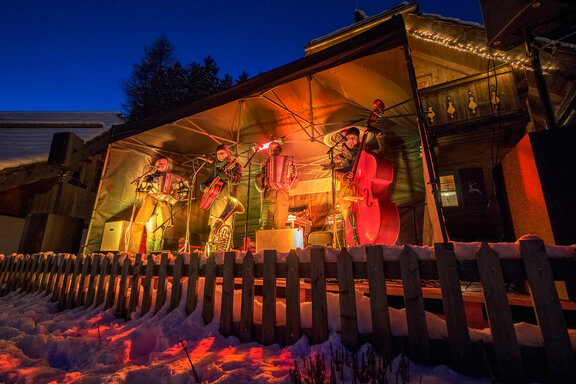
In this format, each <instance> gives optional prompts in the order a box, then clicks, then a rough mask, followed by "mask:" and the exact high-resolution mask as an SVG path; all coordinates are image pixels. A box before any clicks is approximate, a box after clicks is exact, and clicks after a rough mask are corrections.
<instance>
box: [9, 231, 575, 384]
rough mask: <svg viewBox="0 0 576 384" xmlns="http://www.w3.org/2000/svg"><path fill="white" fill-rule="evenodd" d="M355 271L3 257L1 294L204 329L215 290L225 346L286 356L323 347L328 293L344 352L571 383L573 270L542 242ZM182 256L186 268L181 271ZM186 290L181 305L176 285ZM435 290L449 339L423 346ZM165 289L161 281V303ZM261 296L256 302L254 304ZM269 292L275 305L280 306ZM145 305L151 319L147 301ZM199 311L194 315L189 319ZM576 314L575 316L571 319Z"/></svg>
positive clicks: (229, 261) (314, 265)
mask: <svg viewBox="0 0 576 384" xmlns="http://www.w3.org/2000/svg"><path fill="white" fill-rule="evenodd" d="M365 249H366V254H365V261H353V259H352V257H351V255H350V254H349V253H348V251H347V250H346V249H342V250H341V251H340V253H339V255H338V260H337V262H325V248H323V247H312V248H311V249H310V262H309V263H302V262H300V260H299V258H298V256H297V254H296V252H295V251H291V252H290V254H289V255H288V256H287V258H286V261H285V262H282V263H279V262H277V253H276V251H274V250H270V251H264V254H263V263H256V262H255V259H254V256H253V255H252V254H251V253H250V252H247V253H246V255H245V256H244V257H243V261H242V263H241V264H237V263H236V262H235V261H236V253H235V252H227V253H225V254H224V257H223V263H222V264H217V263H216V256H215V255H211V256H210V257H208V258H207V259H206V262H205V264H202V265H201V263H200V256H199V255H198V254H196V253H193V254H190V255H176V256H175V260H174V263H173V264H171V263H169V255H168V254H167V253H163V254H162V255H161V258H160V260H161V261H160V263H159V264H156V263H155V262H154V257H153V255H148V257H147V260H142V256H141V255H136V256H135V257H124V258H123V263H122V264H121V265H120V263H119V260H120V257H121V255H118V254H115V255H114V256H113V257H106V256H103V255H100V254H93V255H89V256H84V255H70V254H57V255H54V254H42V253H40V254H34V255H12V256H9V257H5V258H3V259H2V260H1V261H0V294H2V295H6V294H8V293H10V292H14V291H19V292H20V293H34V292H44V293H45V294H46V295H51V299H52V300H53V301H55V302H58V305H59V308H60V309H61V310H64V309H69V308H75V307H81V306H84V307H86V308H88V307H91V306H94V307H98V306H100V305H102V304H103V305H104V309H109V308H114V309H115V314H116V316H117V317H119V318H125V319H127V320H129V319H130V315H131V314H132V313H137V311H139V314H140V315H145V314H147V313H149V312H150V311H153V313H154V314H156V313H158V312H159V311H160V310H161V309H162V308H164V307H165V305H166V308H167V309H168V310H170V311H171V310H173V309H175V308H177V307H178V306H179V305H180V302H181V300H185V305H184V307H185V310H186V313H188V314H190V313H192V312H193V311H194V310H195V309H196V306H197V304H198V303H199V302H200V301H201V302H202V308H201V315H202V318H203V320H204V321H205V322H206V323H209V322H211V321H212V320H213V318H214V310H215V304H216V303H215V297H216V295H215V290H216V285H217V284H221V290H222V294H221V303H220V308H221V311H220V331H221V333H222V334H223V335H225V336H228V335H236V336H238V337H239V339H240V340H241V341H242V342H249V341H257V342H260V343H262V344H265V345H268V344H273V343H280V344H283V345H290V344H293V343H294V342H296V341H297V340H298V339H299V338H300V337H301V336H302V335H304V334H305V335H307V336H308V337H309V339H310V340H311V342H312V343H321V342H324V341H326V340H327V339H328V336H329V327H328V304H327V293H328V292H330V290H331V288H330V287H332V291H334V292H335V293H338V295H339V304H340V322H341V338H342V341H343V343H344V344H345V345H346V346H347V347H348V348H349V349H351V350H355V349H357V348H358V346H359V345H360V344H361V343H364V342H366V341H369V342H371V343H372V345H373V347H374V348H375V349H376V350H377V351H379V352H381V353H383V354H386V355H387V356H388V357H390V356H394V355H396V354H398V353H400V352H402V353H405V354H407V355H408V356H409V357H410V358H411V359H412V360H413V361H415V362H418V363H421V364H440V363H445V364H449V365H451V366H452V367H454V368H456V369H457V370H459V371H462V372H464V373H470V374H480V375H490V376H492V377H493V378H496V379H498V380H500V381H503V382H510V383H517V382H520V383H522V382H528V381H529V380H538V381H541V382H554V383H576V358H575V356H574V350H573V349H572V345H571V341H570V337H569V333H568V327H567V323H566V319H565V312H563V310H565V309H567V308H568V309H571V310H574V309H576V306H574V302H575V301H576V261H575V259H574V258H565V257H564V258H552V257H549V256H548V255H547V254H546V248H545V246H544V243H543V242H542V241H541V240H538V239H536V240H521V241H520V253H521V258H517V259H503V258H499V256H498V254H497V253H496V252H495V251H494V250H493V249H492V248H490V246H488V244H482V246H481V247H480V250H479V251H478V252H477V253H476V257H475V259H473V260H466V259H460V258H458V257H457V255H456V254H455V252H454V246H453V244H452V243H444V244H436V245H435V255H436V259H435V260H420V259H419V258H418V256H417V253H416V252H415V250H414V249H413V248H411V247H410V246H404V248H403V250H402V252H401V254H400V256H399V257H398V259H397V260H385V259H384V257H383V248H382V247H381V246H367V247H366V248H365ZM184 256H187V257H186V259H188V256H189V263H187V264H186V263H184ZM185 279H187V280H188V284H187V289H186V294H185V298H184V297H183V296H184V292H183V286H184V285H183V281H184V280H185ZM201 279H203V283H204V291H203V297H201V298H200V297H198V296H199V295H198V282H199V280H201ZM390 281H401V285H402V295H403V299H404V307H405V311H406V319H407V326H408V336H407V337H399V336H394V335H392V332H391V324H390V315H389V299H390V294H389V293H388V290H389V284H388V285H387V283H389V282H390ZM425 281H437V282H438V283H439V287H440V289H439V291H440V292H441V300H442V305H443V313H444V314H443V316H445V320H446V325H447V330H448V340H436V339H431V338H429V336H428V329H427V323H426V316H425V307H424V300H425V295H423V288H422V287H423V285H425V284H423V283H424V282H425ZM524 281H526V282H527V283H528V285H529V287H530V289H529V291H530V292H529V294H527V297H528V298H529V299H530V303H531V306H532V307H533V310H534V312H535V314H536V318H537V322H538V326H539V329H540V331H541V333H542V337H543V340H544V343H543V348H534V347H524V346H520V345H519V343H518V340H517V335H516V332H515V329H514V321H513V316H512V310H511V306H510V303H509V298H510V293H509V292H507V289H506V285H507V283H510V282H513V283H516V284H517V283H518V282H524ZM559 281H563V282H564V283H565V286H566V290H567V292H568V295H569V297H570V300H568V301H565V300H560V298H559V296H558V290H557V283H556V282H559ZM168 282H171V287H172V288H171V292H170V302H169V303H167V297H168V288H167V286H168V284H167V283H168ZM470 283H478V284H481V288H482V293H483V300H482V305H484V306H485V312H486V317H487V320H488V323H489V324H490V329H491V333H492V335H493V342H492V343H491V344H483V343H476V342H472V341H471V339H470V336H469V320H470V319H467V312H466V305H465V304H466V302H467V296H466V294H464V295H463V290H462V286H463V284H470ZM359 286H364V287H365V295H366V296H368V297H369V298H370V310H371V320H372V332H371V333H370V334H369V335H366V334H360V333H359V331H358V318H357V311H356V295H355V293H356V289H357V288H358V287H359ZM235 288H238V289H241V308H240V313H241V315H240V321H239V322H234V321H233V309H234V308H233V306H234V290H235ZM259 292H261V293H259ZM279 293H280V295H279ZM153 294H155V295H156V300H155V305H154V308H153V309H152V308H151V304H152V300H151V298H152V295H153ZM307 294H309V296H310V297H311V302H312V328H311V329H303V328H302V326H301V316H300V304H301V302H302V301H303V299H304V296H306V295H307ZM255 295H257V296H260V295H261V299H259V300H261V302H262V321H261V323H258V324H256V323H255V322H254V299H255ZM279 299H280V300H283V301H285V304H286V318H285V325H282V326H279V325H278V324H277V315H276V302H277V300H279ZM199 310H200V309H199ZM574 313H575V314H576V312H574Z"/></svg>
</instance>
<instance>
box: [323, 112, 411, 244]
mask: <svg viewBox="0 0 576 384" xmlns="http://www.w3.org/2000/svg"><path fill="white" fill-rule="evenodd" d="M377 110H379V109H377ZM377 110H375V111H377ZM374 115H375V112H372V113H371V115H370V118H369V120H368V122H369V123H370V122H372V120H373V119H374ZM369 123H368V124H367V125H366V132H365V133H364V135H366V133H367V132H373V133H374V134H376V135H377V136H378V139H379V140H378V141H379V147H380V146H381V145H380V142H381V141H382V139H383V137H381V136H382V134H381V132H380V131H379V130H378V129H375V128H373V127H371V126H370V125H369ZM343 136H344V137H345V138H346V141H345V142H344V143H343V145H342V152H341V153H340V154H338V155H337V156H336V158H335V160H336V161H337V162H341V164H342V165H341V166H339V167H338V168H336V169H334V172H335V175H336V177H337V178H338V180H339V181H340V182H341V187H340V192H339V195H338V200H339V204H340V211H341V212H342V216H343V218H344V219H345V222H346V225H345V238H346V242H347V244H348V246H355V245H361V244H376V243H383V244H394V242H395V241H396V238H397V236H398V231H399V225H400V221H399V217H398V211H397V208H396V206H395V205H394V204H392V203H391V202H390V201H389V196H388V186H389V185H390V183H391V182H392V179H393V169H392V166H391V164H390V163H389V162H388V161H386V160H384V159H382V158H380V157H378V156H374V155H372V154H369V153H366V152H365V150H364V146H365V141H366V140H365V138H366V136H364V137H363V138H362V142H361V143H360V131H359V129H358V128H356V127H350V128H348V129H346V130H345V131H344V133H343ZM359 170H360V171H359Z"/></svg>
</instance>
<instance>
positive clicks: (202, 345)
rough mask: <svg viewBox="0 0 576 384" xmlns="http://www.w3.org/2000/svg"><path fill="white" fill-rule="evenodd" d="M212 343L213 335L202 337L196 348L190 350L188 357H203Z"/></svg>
mask: <svg viewBox="0 0 576 384" xmlns="http://www.w3.org/2000/svg"><path fill="white" fill-rule="evenodd" d="M212 344H214V337H207V338H205V339H202V340H201V341H200V342H199V343H198V345H197V346H196V348H194V350H193V351H192V352H190V357H192V356H197V357H198V358H199V359H201V358H202V357H203V355H204V354H205V353H207V352H208V351H209V350H210V348H212Z"/></svg>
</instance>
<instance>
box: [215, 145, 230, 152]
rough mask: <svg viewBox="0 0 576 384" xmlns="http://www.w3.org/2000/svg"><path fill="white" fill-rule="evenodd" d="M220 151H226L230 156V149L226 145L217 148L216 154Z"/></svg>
mask: <svg viewBox="0 0 576 384" xmlns="http://www.w3.org/2000/svg"><path fill="white" fill-rule="evenodd" d="M218 151H226V153H227V154H230V148H228V146H227V145H226V144H220V145H219V146H217V147H216V152H218Z"/></svg>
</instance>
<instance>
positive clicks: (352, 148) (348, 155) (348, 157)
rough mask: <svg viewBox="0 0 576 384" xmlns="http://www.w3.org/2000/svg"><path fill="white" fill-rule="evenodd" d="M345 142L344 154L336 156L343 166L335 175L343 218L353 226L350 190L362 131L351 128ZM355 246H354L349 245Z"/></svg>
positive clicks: (347, 132) (352, 197)
mask: <svg viewBox="0 0 576 384" xmlns="http://www.w3.org/2000/svg"><path fill="white" fill-rule="evenodd" d="M342 136H343V137H344V138H345V140H342V143H343V144H342V152H340V153H339V154H337V155H336V156H335V161H336V163H337V164H341V166H340V167H339V168H336V169H334V174H335V176H336V178H337V179H338V181H340V183H341V184H340V193H339V194H338V205H339V207H340V212H341V213H342V217H343V218H344V219H345V220H347V219H350V220H351V225H353V226H354V225H355V220H354V216H353V215H350V216H348V210H349V209H350V206H351V205H352V200H353V199H354V198H355V197H354V196H353V195H354V192H353V190H352V189H351V188H349V186H350V184H351V183H352V178H353V176H354V175H353V174H352V167H353V166H354V159H355V158H356V155H357V154H358V150H359V145H358V144H359V142H360V130H359V129H358V128H356V127H350V128H348V129H346V130H344V131H343V132H342ZM348 245H353V244H348Z"/></svg>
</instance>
